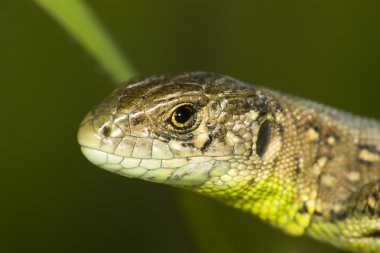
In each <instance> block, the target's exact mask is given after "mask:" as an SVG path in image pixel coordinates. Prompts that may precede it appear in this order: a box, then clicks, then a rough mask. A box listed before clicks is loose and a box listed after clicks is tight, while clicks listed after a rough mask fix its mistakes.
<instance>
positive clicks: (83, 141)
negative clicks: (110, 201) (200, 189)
mask: <svg viewBox="0 0 380 253" xmlns="http://www.w3.org/2000/svg"><path fill="white" fill-rule="evenodd" d="M77 138H78V142H79V144H80V146H81V151H82V153H83V154H84V156H85V157H86V158H87V159H88V160H89V161H90V162H91V163H93V164H94V165H97V166H99V167H101V168H103V169H105V170H108V171H110V172H113V173H117V174H120V175H123V176H126V177H130V178H141V179H144V180H148V181H153V182H159V183H165V184H173V185H182V186H195V185H200V184H203V183H204V182H205V181H207V180H208V179H209V178H210V171H212V169H213V168H214V165H215V163H216V161H215V159H213V158H212V157H204V156H201V157H173V156H172V155H171V156H169V155H168V154H167V152H165V154H164V151H165V148H163V149H162V150H157V151H156V152H150V155H149V156H148V155H147V152H145V154H144V152H143V151H144V150H142V149H143V146H139V143H144V144H145V143H148V142H151V143H156V142H158V140H150V139H146V140H141V138H140V141H138V140H137V138H135V139H136V140H135V142H134V144H133V145H129V146H128V145H124V146H123V145H122V144H120V143H123V142H124V141H125V140H124V139H128V138H129V140H131V138H133V137H130V136H126V137H124V138H120V139H119V140H118V141H117V142H116V143H114V142H112V141H111V140H105V139H104V138H103V137H102V136H100V135H99V134H98V133H96V131H94V128H93V127H92V126H91V125H89V124H82V125H81V126H80V128H79V131H78V136H77ZM152 145H155V144H152ZM155 147H156V148H153V150H155V149H157V147H164V146H163V144H162V143H161V144H157V145H156V146H155ZM121 148H123V149H122V150H121ZM135 149H138V150H139V152H135ZM122 151H123V152H122ZM140 151H141V152H140Z"/></svg>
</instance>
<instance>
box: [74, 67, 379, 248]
mask: <svg viewBox="0 0 380 253" xmlns="http://www.w3.org/2000/svg"><path fill="white" fill-rule="evenodd" d="M78 140H79V143H80V145H81V147H82V152H83V153H84V155H85V156H86V157H87V158H88V159H89V160H90V161H91V162H93V163H94V164H96V165H98V166H100V167H102V168H104V169H107V170H110V171H112V172H115V173H118V174H121V175H124V176H127V177H135V178H141V179H144V180H149V181H154V182H159V183H165V184H171V185H174V186H178V187H184V188H188V189H191V190H193V191H197V192H200V193H202V194H205V195H208V196H211V197H214V198H217V199H219V200H221V201H223V202H225V203H226V204H228V205H231V206H234V207H236V208H239V209H242V210H244V211H247V212H251V213H253V214H255V215H257V216H259V217H260V218H261V219H263V220H266V221H268V222H269V223H271V224H272V225H274V226H276V227H278V228H280V229H282V230H283V231H285V232H287V233H289V234H292V235H302V234H308V235H310V236H312V237H314V238H316V239H319V240H322V241H325V242H328V243H331V244H333V245H335V246H337V247H340V248H344V249H348V250H351V251H357V252H380V237H379V235H380V123H379V122H378V121H375V120H370V119H365V118H362V117H358V116H354V115H351V114H349V113H345V112H341V111H339V110H336V109H333V108H330V107H327V106H324V105H321V104H318V103H315V102H310V101H308V100H304V99H301V98H297V97H293V96H290V95H286V94H282V93H280V92H276V91H272V90H270V89H267V88H263V87H260V86H252V85H248V84H245V83H243V82H240V81H238V80H236V79H233V78H230V77H227V76H222V75H216V74H209V73H204V72H193V73H184V74H180V75H175V76H149V77H142V78H135V79H131V80H129V81H127V82H126V83H124V84H123V85H122V86H121V87H119V88H117V89H116V90H115V91H114V92H113V93H112V94H111V96H110V97H108V98H107V99H106V100H105V101H104V102H103V103H101V104H100V105H98V106H96V107H94V108H93V109H92V110H91V111H90V112H89V113H88V115H87V116H86V117H85V119H84V120H83V121H82V123H81V126H80V128H79V132H78Z"/></svg>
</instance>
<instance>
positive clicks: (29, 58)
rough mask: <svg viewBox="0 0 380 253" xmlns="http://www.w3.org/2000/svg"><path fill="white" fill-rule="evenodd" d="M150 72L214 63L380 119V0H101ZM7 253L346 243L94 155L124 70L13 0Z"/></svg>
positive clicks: (111, 24) (5, 176)
mask: <svg viewBox="0 0 380 253" xmlns="http://www.w3.org/2000/svg"><path fill="white" fill-rule="evenodd" d="M87 2H88V4H89V5H90V7H91V8H92V9H93V10H94V12H95V13H96V15H97V16H98V17H99V19H100V20H101V21H102V22H103V23H104V25H105V26H106V27H107V29H108V30H109V33H110V34H111V35H112V36H113V37H114V39H115V41H116V42H117V44H118V45H119V46H120V47H121V48H122V50H123V52H124V53H125V54H126V56H128V58H129V60H130V61H131V63H132V64H133V65H134V66H135V68H136V69H137V70H138V71H139V73H140V74H152V73H176V72H181V71H189V70H205V71H213V72H218V73H223V74H228V75H232V76H234V77H237V78H239V79H241V80H244V81H248V82H251V83H258V84H262V85H266V86H268V87H272V88H275V89H278V90H282V91H286V92H288V93H291V94H296V95H299V96H303V97H306V98H310V99H313V100H317V101H320V102H323V103H326V104H330V105H333V106H335V107H338V108H341V109H344V110H348V111H351V112H354V113H357V114H361V115H364V116H370V117H377V118H380V110H379V108H380V101H379V91H380V86H379V85H380V71H379V70H380V29H379V25H380V15H379V13H380V2H379V1H329V0H323V1H281V0H277V1H268V0H254V1H212V0H207V1H206V0H198V1H185V0H184V1H179V0H160V1H152V0H151V1H148V0H128V1H117V0H107V1H105V0H103V1H101V0H91V1H87ZM0 64H1V65H0V67H1V70H0V71H1V74H0V85H1V91H0V94H1V99H0V105H1V110H0V112H1V115H0V116H1V121H0V122H1V128H0V133H1V135H0V138H1V144H0V149H1V155H0V157H1V165H0V168H1V175H0V252H186V253H187V252H189V253H190V252H201V253H204V252H218V253H224V252H231V253H235V252H236V253H240V252H289V253H290V252H294V253H296V252H300V253H301V252H337V251H336V250H335V249H334V248H332V247H330V246H328V245H324V244H321V243H319V242H316V241H314V240H311V239H308V238H304V237H303V238H294V237H289V236H286V235H284V234H282V233H281V232H279V231H277V230H275V229H273V228H271V227H270V226H268V225H266V224H264V223H262V222H261V221H259V220H258V219H256V218H254V217H251V216H250V215H248V214H245V213H242V212H240V211H237V210H233V209H231V208H229V207H226V206H224V205H222V204H220V203H217V202H216V201H214V200H211V199H207V198H205V197H202V196H199V195H196V194H193V193H188V192H182V191H178V190H177V191H174V190H173V189H172V188H171V187H168V186H164V185H159V184H153V183H148V182H144V181H140V180H136V179H135V180H133V179H127V178H123V177H121V176H118V175H116V174H112V173H109V172H106V171H104V170H102V169H99V168H96V167H95V166H93V165H91V164H90V163H89V162H88V161H86V160H85V158H84V157H83V156H82V155H81V153H80V150H79V147H78V144H77V142H76V131H77V127H78V124H79V122H80V120H81V118H82V117H83V116H84V115H85V113H86V112H87V111H88V110H89V109H90V107H91V106H92V105H94V104H96V103H98V102H99V101H100V100H101V99H102V98H103V97H105V96H106V95H107V94H108V93H110V92H111V90H112V89H113V87H114V86H113V85H114V84H113V83H112V80H111V79H110V77H109V76H108V75H107V74H106V73H105V72H104V71H103V70H102V69H101V67H100V66H99V65H98V63H97V62H95V60H93V58H92V57H91V56H89V55H88V54H87V53H86V52H85V51H84V50H83V48H82V47H81V46H80V45H79V44H78V43H77V42H76V41H75V40H74V39H73V38H71V37H70V36H69V35H68V34H67V33H66V32H65V31H64V30H63V29H62V28H61V27H60V26H59V25H58V24H57V23H56V22H54V21H53V20H52V19H51V18H50V17H49V16H48V15H47V14H46V13H45V12H44V11H42V10H41V9H39V8H38V7H37V6H36V5H35V4H34V3H33V2H32V1H22V0H2V1H1V2H0Z"/></svg>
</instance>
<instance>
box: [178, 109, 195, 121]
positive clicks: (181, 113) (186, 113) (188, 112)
mask: <svg viewBox="0 0 380 253" xmlns="http://www.w3.org/2000/svg"><path fill="white" fill-rule="evenodd" d="M193 114H194V113H193V110H192V109H191V108H189V107H187V106H182V107H180V108H178V109H177V110H176V111H175V113H174V120H175V121H176V122H177V123H179V124H185V123H187V122H188V121H190V120H191V119H192V117H193Z"/></svg>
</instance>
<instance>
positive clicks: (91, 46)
mask: <svg viewBox="0 0 380 253" xmlns="http://www.w3.org/2000/svg"><path fill="white" fill-rule="evenodd" d="M34 1H35V2H36V3H37V4H38V5H39V6H40V7H42V8H43V9H44V10H45V11H47V12H48V13H49V14H50V15H51V16H52V17H53V18H54V19H55V20H56V21H58V23H59V24H60V25H61V26H62V27H63V28H65V29H66V31H67V32H69V33H70V34H71V36H72V37H73V38H75V39H77V40H78V41H79V42H80V43H81V44H82V45H83V47H84V48H85V49H86V50H87V51H88V53H89V54H90V55H92V56H93V57H95V58H96V60H97V61H99V63H100V64H101V65H102V66H103V67H104V68H105V69H106V71H107V72H108V73H109V74H110V76H111V77H112V78H113V79H114V81H115V82H117V83H120V82H122V81H124V80H126V79H128V78H130V77H131V76H133V75H135V74H136V72H135V70H134V69H133V68H132V65H131V64H130V63H129V62H128V61H126V59H125V58H124V57H123V54H122V53H121V51H120V50H119V48H118V47H117V46H116V44H115V43H114V42H113V41H112V39H111V37H110V36H109V35H108V33H107V31H106V29H105V28H104V27H103V26H102V25H101V23H100V22H99V21H98V19H97V18H96V16H95V15H94V14H93V13H92V11H91V9H90V8H89V7H88V6H87V5H86V3H85V2H84V1H82V0H34Z"/></svg>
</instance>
